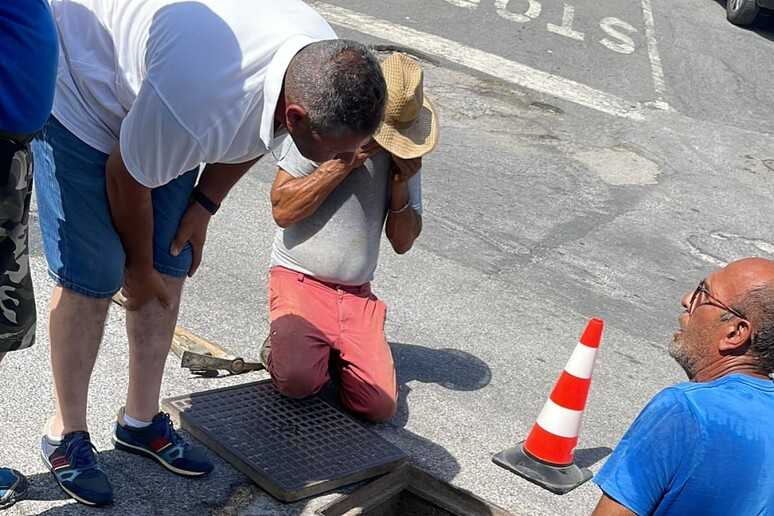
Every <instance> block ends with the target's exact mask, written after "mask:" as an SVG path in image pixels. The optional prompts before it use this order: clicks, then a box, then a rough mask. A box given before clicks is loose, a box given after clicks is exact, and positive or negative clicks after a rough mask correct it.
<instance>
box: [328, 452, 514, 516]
mask: <svg viewBox="0 0 774 516" xmlns="http://www.w3.org/2000/svg"><path fill="white" fill-rule="evenodd" d="M317 514H318V515H319V516H354V515H362V516H513V515H512V514H511V513H510V512H508V511H506V510H505V509H502V508H500V507H497V506H496V505H493V504H491V503H489V502H487V501H486V500H482V499H481V498H479V497H477V496H475V495H474V494H472V493H469V492H468V491H465V490H463V489H459V488H456V487H454V486H452V485H451V484H447V483H446V482H443V481H441V480H438V479H437V478H435V477H433V476H432V475H430V474H428V473H425V472H424V471H422V470H420V469H417V468H415V467H414V466H412V465H410V464H405V465H403V466H401V467H400V468H398V469H396V470H395V471H393V472H392V473H390V474H389V475H385V476H383V477H382V478H380V479H378V480H376V481H374V482H371V483H370V484H368V485H367V486H365V487H361V488H360V489H358V490H357V491H355V492H354V493H352V494H351V495H347V496H342V497H341V498H339V499H338V500H336V501H334V502H333V503H331V504H329V505H328V506H326V507H324V508H322V509H320V510H319V511H317Z"/></svg>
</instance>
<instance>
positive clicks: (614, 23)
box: [599, 16, 637, 54]
mask: <svg viewBox="0 0 774 516" xmlns="http://www.w3.org/2000/svg"><path fill="white" fill-rule="evenodd" d="M599 26H600V28H601V29H602V30H603V31H605V33H606V34H608V35H609V36H610V37H613V38H615V39H617V40H618V41H613V40H611V39H608V38H605V39H602V40H600V41H599V42H600V43H602V44H603V45H604V46H605V47H607V48H609V49H610V50H612V51H613V52H618V53H620V54H632V53H634V40H633V39H632V38H631V37H630V36H629V35H628V34H626V33H624V32H621V31H620V30H618V29H623V30H625V31H626V32H630V33H634V32H637V29H635V28H634V27H632V26H631V25H630V24H628V23H626V22H625V21H623V20H621V19H619V18H614V17H612V16H610V17H608V18H603V19H602V21H600V22H599Z"/></svg>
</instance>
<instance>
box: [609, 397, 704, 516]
mask: <svg viewBox="0 0 774 516" xmlns="http://www.w3.org/2000/svg"><path fill="white" fill-rule="evenodd" d="M702 435H703V432H702V429H701V427H700V425H699V422H698V420H697V419H696V416H695V415H694V413H693V411H692V410H691V408H690V404H689V402H688V400H687V398H686V396H685V394H684V393H683V392H682V391H681V390H679V389H677V388H668V389H665V390H663V391H661V392H660V393H659V394H657V395H656V396H655V397H654V398H653V399H652V400H651V401H650V403H648V405H647V406H646V407H645V408H644V409H643V410H642V412H640V414H639V416H637V419H636V420H635V421H634V423H632V426H631V427H630V428H629V430H627V432H626V434H625V435H624V436H623V438H622V439H621V442H619V443H618V446H616V449H615V451H614V452H613V454H612V455H611V456H610V458H608V459H607V462H606V463H605V465H604V466H603V467H602V469H601V470H600V471H599V472H598V473H597V474H596V475H595V477H594V483H596V484H597V485H598V486H599V488H600V490H601V491H602V494H603V500H602V501H601V502H600V506H599V507H598V508H597V510H598V511H619V512H601V513H599V514H603V515H608V514H614V515H618V514H631V513H634V514H652V513H653V511H655V510H656V508H657V507H658V506H659V504H660V503H661V501H662V500H663V499H664V498H665V497H666V496H668V495H669V493H670V492H672V491H673V490H678V491H679V490H680V489H681V488H682V486H683V483H684V482H685V481H686V479H688V478H690V476H691V475H692V473H693V468H694V467H695V457H697V456H701V453H703V452H702V437H701V436H702ZM605 498H607V499H609V500H606V499H605ZM616 505H620V506H622V507H623V508H625V509H626V510H628V511H631V512H620V511H622V510H623V509H620V508H618V507H616ZM595 514H596V513H595Z"/></svg>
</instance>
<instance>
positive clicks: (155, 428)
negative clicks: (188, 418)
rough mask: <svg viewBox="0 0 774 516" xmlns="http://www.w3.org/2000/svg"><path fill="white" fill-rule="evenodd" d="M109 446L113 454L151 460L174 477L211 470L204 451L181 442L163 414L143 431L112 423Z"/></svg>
mask: <svg viewBox="0 0 774 516" xmlns="http://www.w3.org/2000/svg"><path fill="white" fill-rule="evenodd" d="M113 442H114V443H115V445H116V449H117V450H123V451H127V452H129V453H134V454H137V455H141V456H143V457H149V458H151V459H155V460H157V461H158V462H159V463H160V464H161V465H162V466H164V467H165V468H167V469H168V470H169V471H171V472H172V473H177V474H178V475H183V476H186V477H201V476H204V475H206V474H207V473H209V472H210V471H212V469H213V468H214V465H213V464H212V462H210V460H209V459H208V458H207V454H206V452H205V451H204V449H202V448H200V447H198V446H194V445H192V444H191V443H189V442H187V441H186V440H185V439H183V437H182V436H181V435H180V434H179V433H177V431H175V428H174V427H173V426H172V421H171V420H170V419H169V414H166V413H164V412H159V413H158V414H156V416H155V417H154V418H153V421H152V422H151V424H150V426H146V427H145V428H132V427H130V426H128V425H122V424H121V423H120V422H116V428H115V432H114V433H113Z"/></svg>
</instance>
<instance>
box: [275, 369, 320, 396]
mask: <svg viewBox="0 0 774 516" xmlns="http://www.w3.org/2000/svg"><path fill="white" fill-rule="evenodd" d="M272 381H273V382H274V386H275V387H276V388H277V390H278V391H279V392H280V393H281V394H283V395H284V396H287V397H288V398H294V399H303V398H308V397H309V396H312V395H314V394H317V392H319V390H320V389H322V386H323V385H325V382H324V381H323V382H320V381H319V380H318V379H316V378H312V377H311V376H308V375H303V374H298V375H295V374H291V375H289V376H285V377H284V378H283V379H282V380H278V379H277V378H274V375H272Z"/></svg>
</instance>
